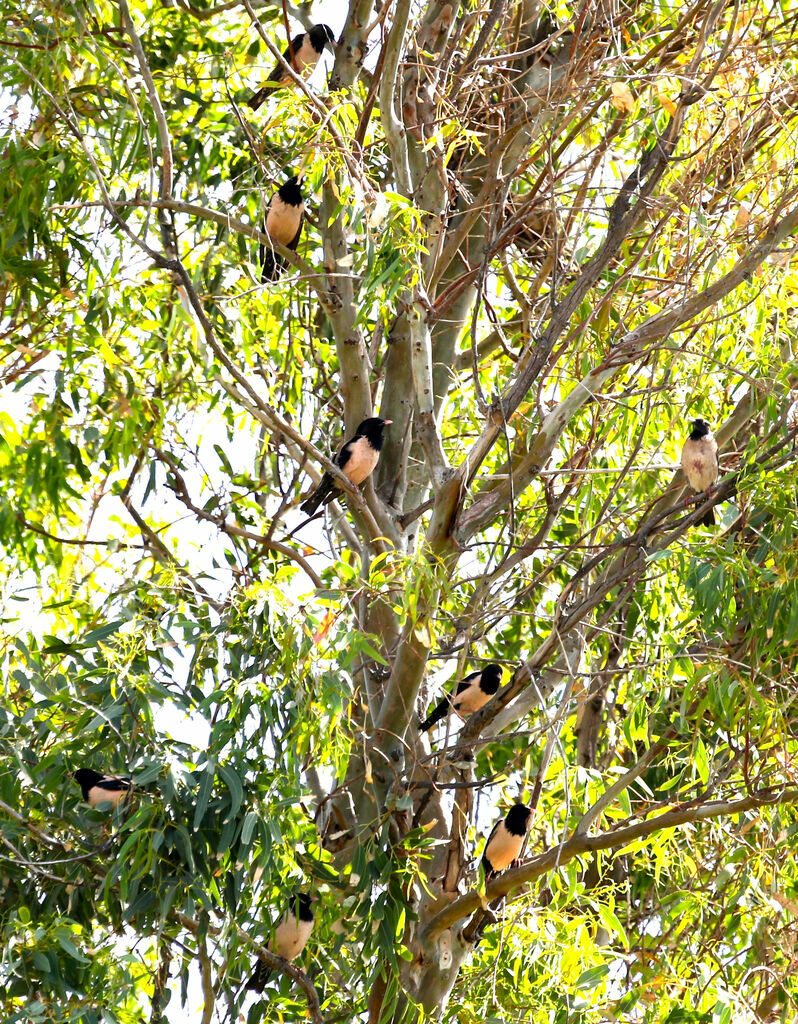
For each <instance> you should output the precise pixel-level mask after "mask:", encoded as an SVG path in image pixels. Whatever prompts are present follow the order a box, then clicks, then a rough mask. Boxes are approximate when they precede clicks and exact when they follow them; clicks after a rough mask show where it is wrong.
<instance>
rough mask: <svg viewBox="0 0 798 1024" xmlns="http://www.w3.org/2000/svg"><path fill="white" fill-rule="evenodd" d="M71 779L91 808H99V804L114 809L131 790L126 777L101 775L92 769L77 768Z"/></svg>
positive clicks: (129, 782)
mask: <svg viewBox="0 0 798 1024" xmlns="http://www.w3.org/2000/svg"><path fill="white" fill-rule="evenodd" d="M72 778H73V779H75V781H76V782H78V783H79V784H80V788H81V790H82V792H83V799H84V800H85V801H86V803H87V804H89V805H90V806H91V807H99V806H100V805H101V804H109V805H110V806H111V807H116V805H117V804H118V803H119V801H120V800H121V799H122V797H123V796H125V794H127V793H129V792H130V789H131V781H130V779H129V778H128V776H127V775H101V774H100V773H99V772H95V771H94V769H93V768H78V770H77V771H75V772H72Z"/></svg>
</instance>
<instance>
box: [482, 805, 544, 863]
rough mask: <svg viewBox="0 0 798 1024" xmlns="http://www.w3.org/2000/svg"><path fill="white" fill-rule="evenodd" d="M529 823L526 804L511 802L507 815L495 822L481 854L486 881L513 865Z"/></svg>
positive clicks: (530, 816)
mask: <svg viewBox="0 0 798 1024" xmlns="http://www.w3.org/2000/svg"><path fill="white" fill-rule="evenodd" d="M531 823H532V810H531V809H530V808H529V807H527V806H526V804H513V806H512V807H511V808H510V810H509V811H508V812H507V816H506V817H504V818H502V819H501V821H497V822H496V824H495V825H494V826H493V830H492V831H491V834H490V835H489V836H488V841H487V843H485V850H484V852H483V854H482V867H483V868H484V870H485V881H486V882H489V881H490V880H491V878H495V877H496V875H498V874H499V872H500V871H504V869H505V868H508V867H510V866H511V865H513V866H514V865H515V862H516V861H517V860H518V858H519V856H520V855H521V850H522V848H523V845H524V840H525V839H526V834H527V832H528V831H529V826H530V824H531Z"/></svg>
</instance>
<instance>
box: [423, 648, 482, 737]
mask: <svg viewBox="0 0 798 1024" xmlns="http://www.w3.org/2000/svg"><path fill="white" fill-rule="evenodd" d="M501 681H502V670H501V668H500V666H499V665H493V664H491V665H486V666H485V668H483V669H480V670H479V672H472V673H471V675H469V676H466V677H465V679H463V680H462V681H461V682H459V683H458V684H457V687H456V689H454V690H450V691H449V693H447V694H446V696H445V697H443V698H442V699H441V700H440V701H439V702H438V703H437V704H436V706H435V709H434V710H433V712H432V713H431V714H430V715H429V716H428V717H427V718H425V719H424V721H423V722H421V723H420V725H419V729H420V730H421V731H422V732H427V731H428V730H429V729H431V728H432V727H433V725H435V723H436V722H440V720H441V719H442V718H445V716H446V715H447V714H448V711H449V708H451V709H452V711H454V712H455V713H456V714H458V715H459V716H460V718H463V719H464V718H465V717H466V715H471V714H473V713H474V712H475V711H479V709H480V708H481V707H484V705H485V704H487V703H488V701H489V700H490V698H491V697H492V696H493V694H494V693H496V691H497V690H498V689H499V687H500V686H501Z"/></svg>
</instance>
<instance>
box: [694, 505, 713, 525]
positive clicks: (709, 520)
mask: <svg viewBox="0 0 798 1024" xmlns="http://www.w3.org/2000/svg"><path fill="white" fill-rule="evenodd" d="M698 522H699V525H700V526H714V525H715V509H714V508H708V509H707V511H706V513H705V514H704V515H703V516H702V517H701V519H699V520H698Z"/></svg>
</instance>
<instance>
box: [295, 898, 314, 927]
mask: <svg viewBox="0 0 798 1024" xmlns="http://www.w3.org/2000/svg"><path fill="white" fill-rule="evenodd" d="M312 904H313V897H312V896H309V895H308V894H307V893H306V892H294V895H293V896H292V897H291V909H292V910H293V911H294V913H295V914H296V916H297V917H298V918H299V920H300V921H312V920H313V906H312Z"/></svg>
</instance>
